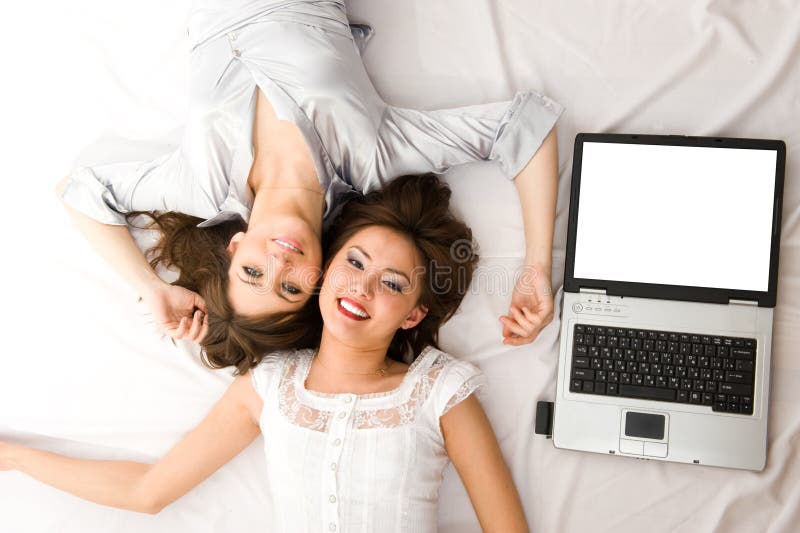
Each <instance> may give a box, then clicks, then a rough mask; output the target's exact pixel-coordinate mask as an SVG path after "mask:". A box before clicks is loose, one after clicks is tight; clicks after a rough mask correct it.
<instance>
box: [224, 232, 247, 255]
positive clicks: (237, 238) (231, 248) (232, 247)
mask: <svg viewBox="0 0 800 533" xmlns="http://www.w3.org/2000/svg"><path fill="white" fill-rule="evenodd" d="M242 239H244V232H243V231H240V232H238V233H236V234H235V235H234V236H233V237H231V242H229V243H228V247H227V248H225V250H226V251H227V252H228V255H233V254H235V253H236V248H237V247H238V246H239V243H240V242H241V240H242Z"/></svg>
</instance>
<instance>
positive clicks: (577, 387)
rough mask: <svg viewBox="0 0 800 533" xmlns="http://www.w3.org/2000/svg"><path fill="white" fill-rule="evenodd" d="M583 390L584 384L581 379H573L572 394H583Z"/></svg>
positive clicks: (570, 385)
mask: <svg viewBox="0 0 800 533" xmlns="http://www.w3.org/2000/svg"><path fill="white" fill-rule="evenodd" d="M582 390H583V382H582V381H581V380H579V379H573V380H572V381H571V382H570V384H569V391H570V392H581V391H582Z"/></svg>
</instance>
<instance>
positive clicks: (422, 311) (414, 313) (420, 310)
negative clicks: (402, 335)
mask: <svg viewBox="0 0 800 533" xmlns="http://www.w3.org/2000/svg"><path fill="white" fill-rule="evenodd" d="M427 314H428V308H427V307H425V306H424V305H418V306H416V307H415V308H414V309H412V310H411V312H410V313H408V316H407V317H406V319H405V320H403V323H402V324H400V328H402V329H411V328H413V327H415V326H416V325H417V324H419V323H420V322H422V319H423V318H425V316H426V315H427Z"/></svg>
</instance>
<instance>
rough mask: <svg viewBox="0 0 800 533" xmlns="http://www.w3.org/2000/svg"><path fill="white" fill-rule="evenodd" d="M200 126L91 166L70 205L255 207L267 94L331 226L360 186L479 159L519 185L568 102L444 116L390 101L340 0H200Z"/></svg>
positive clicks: (68, 198)
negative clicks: (287, 125) (154, 152)
mask: <svg viewBox="0 0 800 533" xmlns="http://www.w3.org/2000/svg"><path fill="white" fill-rule="evenodd" d="M188 34H189V38H190V40H191V42H192V43H193V45H192V49H191V50H192V51H191V58H190V60H191V64H190V79H189V90H190V94H189V119H188V123H187V124H186V128H185V132H184V136H183V139H182V141H181V143H180V145H179V146H177V147H175V149H174V150H172V151H170V152H169V153H165V154H163V155H162V156H161V157H158V158H156V159H153V160H149V161H134V162H120V163H112V164H107V165H100V166H96V167H79V168H77V169H75V170H74V172H72V174H71V179H70V180H69V181H68V183H67V185H66V187H65V188H64V190H63V192H62V194H61V197H62V199H63V200H64V201H65V202H66V203H67V204H69V205H71V206H72V207H74V208H76V209H77V210H79V211H81V212H82V213H84V214H86V215H88V216H90V217H92V218H94V219H96V220H99V221H100V222H103V223H106V224H124V223H125V217H124V214H125V213H127V212H129V211H132V210H139V211H150V210H161V211H167V210H169V211H179V212H182V213H187V214H190V215H194V216H197V217H200V218H203V219H206V220H205V221H203V222H201V223H200V226H210V225H213V224H216V223H219V222H222V221H226V220H231V219H232V218H237V217H240V218H242V219H243V220H245V221H247V220H248V218H249V215H250V208H251V206H252V203H253V197H252V192H251V191H250V188H249V187H248V185H247V177H248V175H249V172H250V167H251V166H252V162H253V155H252V127H253V113H254V110H255V101H256V92H255V90H256V86H258V87H259V88H260V89H261V91H262V92H263V93H264V95H265V96H266V98H267V99H268V100H269V102H270V104H271V105H272V107H273V109H274V111H275V114H276V116H277V117H278V118H279V119H281V120H287V121H290V122H292V123H294V124H295V125H297V126H298V127H299V129H300V130H301V132H302V134H303V136H304V138H305V140H306V143H307V145H308V147H309V151H310V154H311V157H312V159H313V161H314V166H315V168H316V171H317V177H318V178H319V182H320V185H321V186H322V188H323V190H324V191H325V200H326V212H325V219H326V220H327V221H330V220H332V219H333V218H334V215H335V213H336V212H337V209H338V208H339V207H341V205H342V204H343V203H344V202H343V201H344V200H345V199H346V198H347V197H348V196H349V195H350V194H352V193H354V192H356V191H357V192H368V191H369V190H372V189H376V188H379V187H381V186H382V185H383V184H384V183H386V181H387V180H391V179H392V178H395V177H397V176H400V175H404V174H421V173H425V172H443V171H445V170H447V169H448V168H449V167H451V166H453V165H457V164H460V163H467V162H471V161H475V160H480V159H489V160H495V161H498V162H499V163H500V165H501V167H502V168H503V171H504V173H505V175H506V176H507V177H508V178H514V177H515V176H516V175H517V174H518V173H519V171H520V170H521V169H522V168H523V167H524V166H525V164H526V163H527V162H528V161H529V160H530V159H531V157H532V156H533V155H534V154H535V153H536V150H537V149H538V148H539V146H540V145H541V143H542V141H543V140H544V138H545V137H546V136H547V134H548V133H549V132H550V130H551V129H552V127H553V125H554V124H555V122H556V121H557V120H558V117H559V116H560V114H561V113H562V111H563V108H562V107H561V106H560V105H559V104H557V103H555V102H554V101H552V100H550V99H549V98H547V97H545V96H542V95H540V94H538V93H535V92H533V91H527V92H519V93H517V95H516V97H515V98H514V99H513V101H511V102H500V103H494V104H483V105H476V106H469V107H461V108H454V109H446V110H437V111H417V110H414V109H403V108H399V107H394V106H391V105H388V104H387V103H386V102H384V101H383V99H382V98H381V97H380V95H378V93H377V92H376V90H375V88H374V87H373V85H372V82H371V81H370V79H369V76H368V75H367V72H366V70H365V69H364V65H363V63H362V61H361V56H360V54H359V51H358V48H357V46H356V45H355V43H354V41H353V36H352V35H351V33H350V28H349V26H348V20H347V15H346V12H345V7H344V3H343V2H341V1H328V0H258V1H253V0H246V1H243V0H239V1H235V2H222V1H220V0H215V1H210V0H202V1H198V2H196V3H195V5H194V7H193V9H192V11H191V14H190V16H189V24H188Z"/></svg>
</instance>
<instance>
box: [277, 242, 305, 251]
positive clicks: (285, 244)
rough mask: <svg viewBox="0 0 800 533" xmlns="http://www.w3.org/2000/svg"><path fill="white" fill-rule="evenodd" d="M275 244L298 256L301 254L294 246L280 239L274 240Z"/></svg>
mask: <svg viewBox="0 0 800 533" xmlns="http://www.w3.org/2000/svg"><path fill="white" fill-rule="evenodd" d="M275 242H276V243H277V244H278V246H283V247H284V248H288V249H290V250H291V251H293V252H297V253H298V254H302V253H303V251H302V250H301V249H300V248H297V247H296V246H292V245H291V244H289V243H288V242H286V241H282V240H280V239H275Z"/></svg>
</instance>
